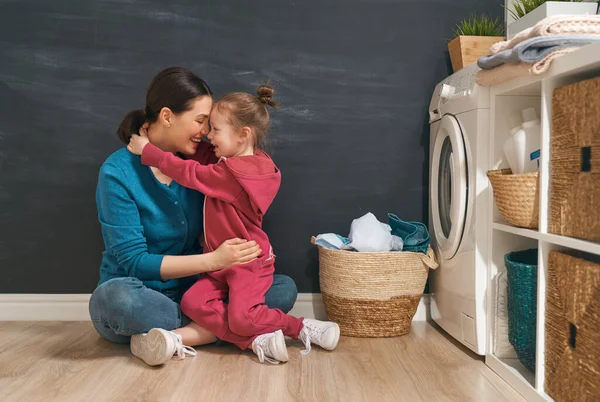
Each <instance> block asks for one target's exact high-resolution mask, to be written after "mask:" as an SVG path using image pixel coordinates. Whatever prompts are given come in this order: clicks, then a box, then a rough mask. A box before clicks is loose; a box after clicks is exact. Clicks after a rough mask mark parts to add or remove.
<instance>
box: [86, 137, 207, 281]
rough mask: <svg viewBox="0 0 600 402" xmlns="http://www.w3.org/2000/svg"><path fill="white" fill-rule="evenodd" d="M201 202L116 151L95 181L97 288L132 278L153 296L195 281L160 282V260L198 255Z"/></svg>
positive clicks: (193, 193) (192, 192)
mask: <svg viewBox="0 0 600 402" xmlns="http://www.w3.org/2000/svg"><path fill="white" fill-rule="evenodd" d="M203 201H204V196H203V195H202V194H201V193H199V192H198V191H195V190H191V189H188V188H185V187H183V186H181V185H179V184H178V183H176V182H175V181H173V182H171V184H170V185H166V184H163V183H161V182H159V181H158V179H157V178H156V177H155V176H154V173H152V171H151V170H150V168H149V167H147V166H144V165H142V164H141V161H140V157H139V156H137V155H133V154H132V153H130V152H129V151H127V149H126V148H122V149H120V150H118V151H116V152H115V153H113V154H112V155H110V156H109V157H108V158H107V159H106V161H105V162H104V164H103V165H102V167H101V168H100V173H99V175H98V186H97V187H96V204H97V207H98V219H99V221H100V225H101V227H102V236H103V238H104V245H105V247H106V249H105V251H104V252H103V254H102V264H101V267H100V282H99V284H102V283H104V282H106V281H108V280H110V279H112V278H118V277H127V276H130V277H136V278H138V279H140V280H141V281H142V282H144V284H145V285H146V286H147V287H149V288H151V289H155V290H158V291H165V290H179V289H183V288H184V287H186V286H188V285H189V284H190V282H191V281H193V280H195V279H196V277H188V278H181V279H171V280H168V281H163V280H161V277H160V265H161V263H162V260H163V257H164V256H165V255H190V254H200V253H202V248H201V246H200V244H199V242H198V237H199V236H200V235H201V234H202V205H203Z"/></svg>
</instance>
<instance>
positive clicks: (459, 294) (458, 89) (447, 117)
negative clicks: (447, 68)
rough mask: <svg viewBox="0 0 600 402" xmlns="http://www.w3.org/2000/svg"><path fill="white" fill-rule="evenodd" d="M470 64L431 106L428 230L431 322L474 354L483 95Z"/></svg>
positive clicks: (481, 238) (482, 233)
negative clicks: (434, 263) (433, 262)
mask: <svg viewBox="0 0 600 402" xmlns="http://www.w3.org/2000/svg"><path fill="white" fill-rule="evenodd" d="M477 71H478V67H477V65H476V64H473V65H471V66H469V67H466V68H464V69H462V70H460V71H458V72H456V73H454V74H453V75H451V76H449V77H448V78H446V79H444V80H443V81H442V82H440V83H439V84H438V85H437V86H436V88H435V92H434V94H433V97H432V99H431V104H430V107H429V122H430V148H429V158H430V159H429V160H430V169H431V170H430V175H429V179H430V180H429V186H430V187H429V193H430V196H429V217H430V218H429V230H430V232H431V244H432V246H433V249H434V251H435V253H436V255H437V257H438V260H439V263H440V266H439V268H438V269H436V270H435V271H432V273H431V276H430V291H431V317H432V319H433V320H435V322H436V323H437V324H438V325H439V326H440V327H442V328H443V329H444V330H445V331H446V332H448V333H449V334H450V335H452V336H453V337H454V338H456V339H457V340H459V341H460V342H461V343H463V344H464V345H465V346H467V347H468V348H469V349H471V350H473V351H474V352H475V353H477V354H480V355H484V354H485V352H486V339H487V322H486V290H487V273H488V269H487V261H488V258H487V253H488V247H487V239H488V227H489V221H490V219H489V211H488V209H489V203H488V202H489V196H490V190H489V184H488V178H487V176H486V172H487V171H488V170H489V164H490V163H489V160H490V158H489V145H490V144H489V126H490V122H489V105H490V95H489V90H488V89H487V88H484V87H480V86H478V85H477V84H475V74H476V73H477Z"/></svg>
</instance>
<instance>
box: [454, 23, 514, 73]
mask: <svg viewBox="0 0 600 402" xmlns="http://www.w3.org/2000/svg"><path fill="white" fill-rule="evenodd" d="M452 33H453V34H454V36H455V38H454V39H452V40H451V41H449V42H448V51H449V52H450V61H451V62H452V69H453V70H454V71H455V72H456V71H458V70H460V69H461V68H463V67H466V66H468V65H470V64H473V63H475V62H476V61H477V59H479V58H480V57H481V56H486V55H488V54H489V49H490V46H492V45H493V44H494V43H496V42H499V41H501V40H504V24H503V23H502V22H500V20H499V19H498V18H495V19H492V18H491V17H489V16H487V15H485V14H482V15H475V14H471V15H470V16H469V17H467V18H466V19H464V20H462V21H461V22H460V23H458V24H457V25H456V26H455V27H454V28H453V29H452Z"/></svg>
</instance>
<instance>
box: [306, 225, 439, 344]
mask: <svg viewBox="0 0 600 402" xmlns="http://www.w3.org/2000/svg"><path fill="white" fill-rule="evenodd" d="M312 242H313V244H314V242H315V238H314V237H313V239H312ZM318 248H319V280H320V285H321V295H322V297H323V302H324V304H325V310H326V311H327V317H328V318H329V319H330V320H331V321H334V322H336V323H338V324H339V326H340V331H341V333H342V335H346V336H356V337H388V336H398V335H404V334H407V333H408V332H410V326H411V322H412V318H413V316H414V315H415V313H416V311H417V307H418V306H419V301H420V300H421V296H423V290H424V289H425V282H426V281H427V275H428V273H429V268H434V269H435V268H437V266H438V264H437V262H436V259H435V255H434V254H433V250H432V249H431V247H429V248H428V250H427V254H423V253H419V252H405V251H394V252H381V253H367V252H362V253H359V252H354V251H345V250H330V249H327V248H324V247H321V246H318Z"/></svg>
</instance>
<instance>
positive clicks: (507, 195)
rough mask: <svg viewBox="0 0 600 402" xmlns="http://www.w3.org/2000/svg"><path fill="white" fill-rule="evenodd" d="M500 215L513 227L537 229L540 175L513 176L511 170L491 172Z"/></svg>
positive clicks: (488, 173)
mask: <svg viewBox="0 0 600 402" xmlns="http://www.w3.org/2000/svg"><path fill="white" fill-rule="evenodd" d="M487 176H488V178H489V179H490V182H491V183H492V188H493V189H494V200H495V201H496V205H497V206H498V209H499V210H500V213H501V214H502V216H503V217H504V219H506V220H507V221H508V222H509V223H510V224H511V225H514V226H518V227H523V228H529V229H537V227H538V221H539V204H540V202H539V199H540V198H539V193H540V192H539V173H538V172H534V173H525V174H512V171H511V170H510V169H502V170H490V171H489V172H487Z"/></svg>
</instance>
